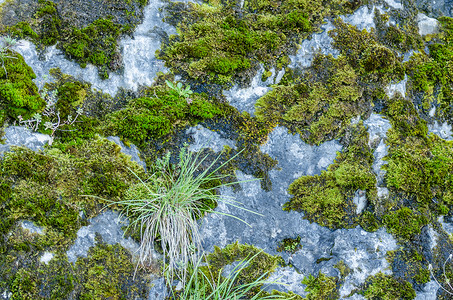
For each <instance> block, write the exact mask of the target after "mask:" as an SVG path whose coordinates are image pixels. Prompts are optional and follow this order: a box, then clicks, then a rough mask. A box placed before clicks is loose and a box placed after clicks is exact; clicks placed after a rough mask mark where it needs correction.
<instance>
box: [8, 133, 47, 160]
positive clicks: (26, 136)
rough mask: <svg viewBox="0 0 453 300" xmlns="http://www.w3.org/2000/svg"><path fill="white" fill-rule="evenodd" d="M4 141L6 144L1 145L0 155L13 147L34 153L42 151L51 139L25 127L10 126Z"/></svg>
mask: <svg viewBox="0 0 453 300" xmlns="http://www.w3.org/2000/svg"><path fill="white" fill-rule="evenodd" d="M3 139H4V142H5V144H0V155H3V152H5V151H9V148H10V147H11V146H22V147H27V148H29V149H31V150H33V151H39V150H42V149H43V147H44V145H45V144H47V143H49V141H50V140H51V137H50V136H49V135H47V134H42V133H38V132H35V131H32V130H30V129H28V128H26V127H23V126H9V127H7V128H6V129H5V135H4V136H3Z"/></svg>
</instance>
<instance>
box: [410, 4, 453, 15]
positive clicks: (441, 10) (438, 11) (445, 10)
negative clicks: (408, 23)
mask: <svg viewBox="0 0 453 300" xmlns="http://www.w3.org/2000/svg"><path fill="white" fill-rule="evenodd" d="M415 5H416V6H417V8H418V9H419V10H421V11H423V12H425V13H426V14H427V15H428V16H430V17H432V18H438V17H440V16H447V17H451V16H453V1H452V0H435V1H433V0H415Z"/></svg>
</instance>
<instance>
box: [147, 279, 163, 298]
mask: <svg viewBox="0 0 453 300" xmlns="http://www.w3.org/2000/svg"><path fill="white" fill-rule="evenodd" d="M166 296H168V293H167V287H166V286H165V280H164V278H163V277H161V278H157V279H155V280H153V281H151V287H150V289H149V293H148V300H160V299H165V297H166Z"/></svg>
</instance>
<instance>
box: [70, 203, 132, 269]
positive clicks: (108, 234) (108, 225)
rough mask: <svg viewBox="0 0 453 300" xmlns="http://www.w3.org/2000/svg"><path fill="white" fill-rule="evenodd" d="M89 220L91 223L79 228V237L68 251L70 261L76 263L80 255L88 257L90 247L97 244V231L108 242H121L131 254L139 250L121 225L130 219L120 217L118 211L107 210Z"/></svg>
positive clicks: (124, 224)
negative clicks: (126, 235)
mask: <svg viewBox="0 0 453 300" xmlns="http://www.w3.org/2000/svg"><path fill="white" fill-rule="evenodd" d="M89 222H90V225H88V226H83V227H82V228H80V229H79V231H78V232H77V239H76V240H75V242H74V244H73V245H72V246H71V247H70V248H69V250H68V252H67V255H68V260H69V261H70V262H72V263H74V262H75V261H76V260H77V258H78V257H80V256H82V257H86V255H87V251H88V249H89V248H90V247H92V246H94V245H95V236H96V233H99V234H100V235H101V236H102V239H103V240H104V242H105V243H107V244H111V245H113V244H116V243H120V244H121V246H123V247H124V248H126V249H128V250H129V251H130V252H131V254H134V253H135V252H136V251H137V249H138V247H139V245H138V244H137V243H136V242H135V241H134V240H132V238H130V237H129V238H127V239H125V238H124V237H123V234H124V231H123V230H122V229H121V227H123V226H126V225H127V224H128V221H127V220H125V219H124V218H121V219H120V218H119V214H118V213H117V212H114V211H110V210H107V211H105V212H104V213H102V214H100V215H98V216H96V217H94V218H92V219H90V220H89Z"/></svg>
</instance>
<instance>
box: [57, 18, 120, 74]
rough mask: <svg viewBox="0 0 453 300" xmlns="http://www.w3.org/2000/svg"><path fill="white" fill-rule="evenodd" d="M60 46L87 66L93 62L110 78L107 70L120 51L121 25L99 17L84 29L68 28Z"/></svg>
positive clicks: (100, 71) (100, 72)
mask: <svg viewBox="0 0 453 300" xmlns="http://www.w3.org/2000/svg"><path fill="white" fill-rule="evenodd" d="M63 35H64V36H65V38H64V40H63V41H62V43H61V44H60V47H61V48H62V49H63V50H64V51H65V53H66V54H67V55H68V56H69V57H70V58H74V59H76V60H77V62H79V63H80V64H81V66H82V67H83V66H85V65H86V64H87V63H91V64H93V65H95V66H98V67H99V74H100V76H101V77H102V78H108V73H107V72H106V71H107V70H109V69H110V63H111V62H113V61H114V59H115V56H116V55H117V54H116V52H117V51H118V50H117V48H118V42H117V40H118V38H119V37H120V35H121V25H119V24H116V23H114V22H113V21H112V20H111V19H102V18H101V19H98V20H96V21H94V22H93V23H92V24H90V25H88V26H87V27H85V28H83V29H78V28H72V29H67V30H65V32H64V33H63Z"/></svg>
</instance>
